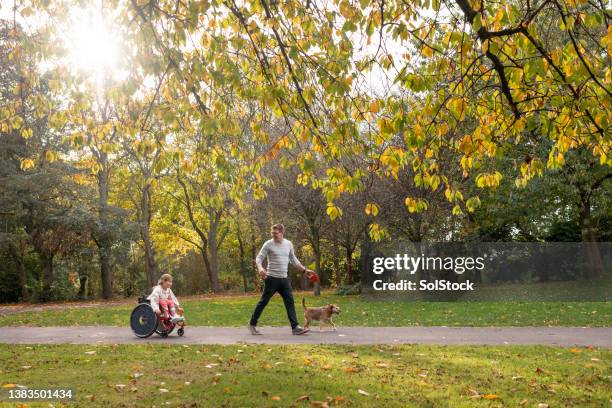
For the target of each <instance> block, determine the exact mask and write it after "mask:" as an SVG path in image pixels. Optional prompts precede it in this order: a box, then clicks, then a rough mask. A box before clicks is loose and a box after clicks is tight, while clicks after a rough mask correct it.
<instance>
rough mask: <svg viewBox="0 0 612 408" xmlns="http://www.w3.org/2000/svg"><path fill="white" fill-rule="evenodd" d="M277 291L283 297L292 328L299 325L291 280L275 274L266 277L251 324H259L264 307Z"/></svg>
mask: <svg viewBox="0 0 612 408" xmlns="http://www.w3.org/2000/svg"><path fill="white" fill-rule="evenodd" d="M276 292H278V293H279V294H280V295H281V296H282V298H283V302H284V303H285V309H287V317H288V318H289V321H290V322H291V328H292V329H294V328H296V327H297V326H298V322H297V317H296V315H295V303H294V301H293V292H292V291H291V282H290V281H289V278H276V277H274V276H268V277H266V278H265V279H264V289H263V293H262V294H261V299H259V302H257V306H255V311H254V312H253V316H251V322H250V324H251V325H252V326H257V321H258V320H259V316H261V313H262V312H263V310H264V308H265V307H266V305H267V304H268V302H269V301H270V299H271V298H272V296H274V294H275V293H276Z"/></svg>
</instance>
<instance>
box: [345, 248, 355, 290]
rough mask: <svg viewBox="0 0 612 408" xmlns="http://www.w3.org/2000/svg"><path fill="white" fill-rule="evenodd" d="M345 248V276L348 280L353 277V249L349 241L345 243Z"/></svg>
mask: <svg viewBox="0 0 612 408" xmlns="http://www.w3.org/2000/svg"><path fill="white" fill-rule="evenodd" d="M345 249H346V276H347V280H348V281H349V282H350V281H351V279H352V277H353V249H352V248H351V244H350V243H348V244H347V245H346V247H345Z"/></svg>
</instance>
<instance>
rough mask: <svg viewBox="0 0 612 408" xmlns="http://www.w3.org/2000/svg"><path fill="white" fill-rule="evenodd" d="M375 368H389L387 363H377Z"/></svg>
mask: <svg viewBox="0 0 612 408" xmlns="http://www.w3.org/2000/svg"><path fill="white" fill-rule="evenodd" d="M376 367H378V368H387V367H389V364H387V363H378V364H376Z"/></svg>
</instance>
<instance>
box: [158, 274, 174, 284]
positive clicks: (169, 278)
mask: <svg viewBox="0 0 612 408" xmlns="http://www.w3.org/2000/svg"><path fill="white" fill-rule="evenodd" d="M166 281H172V275H170V274H169V273H164V274H163V275H162V276H160V277H159V280H158V281H157V284H158V285H161V284H162V282H166Z"/></svg>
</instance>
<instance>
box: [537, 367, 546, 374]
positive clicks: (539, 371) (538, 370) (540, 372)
mask: <svg viewBox="0 0 612 408" xmlns="http://www.w3.org/2000/svg"><path fill="white" fill-rule="evenodd" d="M536 373H538V374H542V373H544V370H542V369H541V368H540V367H538V368H536Z"/></svg>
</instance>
